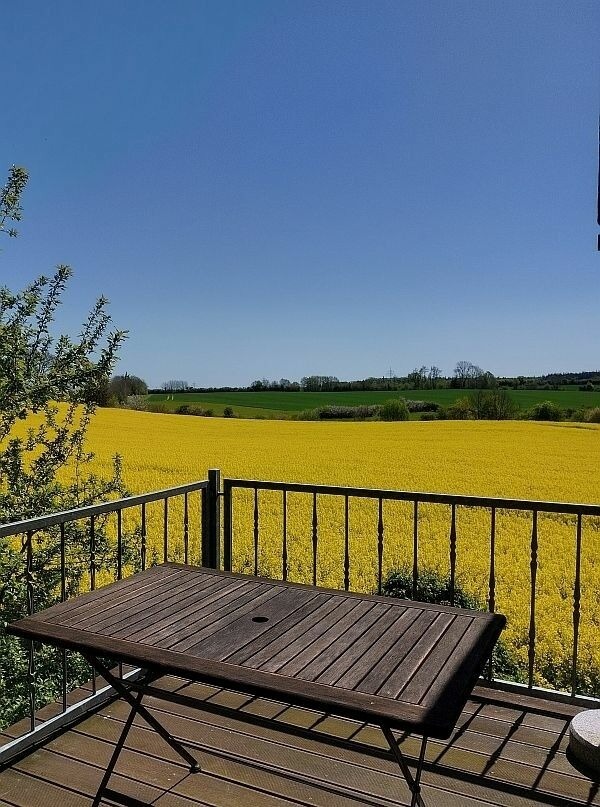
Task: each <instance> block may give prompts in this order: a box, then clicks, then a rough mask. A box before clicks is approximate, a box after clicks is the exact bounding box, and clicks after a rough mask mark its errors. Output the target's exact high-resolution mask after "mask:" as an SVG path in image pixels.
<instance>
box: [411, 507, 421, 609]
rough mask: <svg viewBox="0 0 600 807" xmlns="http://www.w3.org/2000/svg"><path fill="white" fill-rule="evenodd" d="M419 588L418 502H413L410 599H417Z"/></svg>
mask: <svg viewBox="0 0 600 807" xmlns="http://www.w3.org/2000/svg"><path fill="white" fill-rule="evenodd" d="M418 586H419V502H418V501H417V500H416V499H415V500H414V502H413V574H412V598H413V600H416V599H417V589H418Z"/></svg>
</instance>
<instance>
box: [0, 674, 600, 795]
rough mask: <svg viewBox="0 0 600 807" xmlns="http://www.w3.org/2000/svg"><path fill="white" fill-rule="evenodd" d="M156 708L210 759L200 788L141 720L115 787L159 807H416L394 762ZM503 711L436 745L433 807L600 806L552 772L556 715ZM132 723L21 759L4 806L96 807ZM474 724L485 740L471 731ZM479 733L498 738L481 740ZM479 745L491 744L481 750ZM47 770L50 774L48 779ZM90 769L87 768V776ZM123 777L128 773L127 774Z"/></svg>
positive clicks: (120, 706) (559, 759) (117, 713)
mask: <svg viewBox="0 0 600 807" xmlns="http://www.w3.org/2000/svg"><path fill="white" fill-rule="evenodd" d="M165 683H167V686H168V687H169V689H171V690H178V691H182V692H186V691H193V692H194V694H195V695H202V694H204V696H205V697H207V698H210V699H213V700H218V701H220V702H222V703H228V704H229V705H232V706H234V707H240V705H241V709H242V711H243V710H244V709H249V710H254V711H258V712H259V713H264V714H267V715H272V716H274V715H278V714H279V715H280V717H281V716H282V712H281V709H282V707H283V705H282V704H277V703H276V702H275V701H272V700H268V699H255V700H252V701H249V700H248V699H247V698H246V697H245V696H241V695H240V694H239V693H233V692H231V691H228V690H220V689H218V688H216V687H211V686H205V685H200V684H193V685H190V684H187V683H186V682H185V681H183V680H181V679H175V678H172V679H166V681H165ZM148 703H149V704H150V706H151V708H152V710H153V711H154V713H155V714H156V715H158V716H160V718H161V719H163V717H164V716H165V715H167V714H170V715H171V716H170V717H168V719H167V720H165V723H168V725H169V726H171V727H173V728H174V729H176V732H177V733H181V734H182V736H184V737H186V738H188V739H191V740H194V739H196V740H197V741H198V742H199V744H200V745H203V746H206V748H207V750H206V751H204V752H202V751H200V752H198V753H199V758H200V759H201V761H202V762H203V766H204V768H205V772H204V773H203V774H202V775H201V778H198V776H199V775H185V774H186V770H185V768H184V767H183V766H182V765H181V764H180V763H179V762H178V760H177V758H176V757H175V756H174V755H173V754H172V752H171V751H170V749H169V748H168V746H166V745H164V744H163V742H162V740H161V739H160V738H159V737H157V736H156V735H155V734H154V732H152V731H151V730H149V729H147V728H146V727H145V726H144V724H143V722H139V723H138V722H137V721H136V724H135V725H134V728H133V729H132V732H131V735H130V738H129V740H128V742H127V745H126V751H125V752H124V754H125V756H124V760H125V762H124V765H125V768H126V769H127V771H129V773H130V774H131V777H129V776H125V777H121V778H116V780H115V783H114V787H115V788H117V789H120V790H123V789H125V790H127V788H130V790H129V791H127V792H129V793H130V795H132V796H134V797H136V798H138V799H140V798H143V797H144V794H147V793H148V788H149V787H150V789H151V792H152V794H153V798H154V804H155V807H185V806H186V805H187V806H188V807H197V805H210V807H239V805H240V804H247V805H252V806H253V805H257V807H284V806H285V807H292V806H293V807H299V805H307V804H313V805H315V807H342V805H343V806H344V807H358V805H361V807H365V805H366V806H367V807H391V805H392V801H391V799H392V797H393V796H394V795H395V796H396V797H399V798H398V801H397V802H396V803H397V804H400V805H406V804H407V803H408V795H407V791H406V788H405V785H403V783H402V781H401V778H400V777H399V775H398V773H397V771H396V770H395V769H394V766H393V765H392V764H391V763H390V762H388V761H387V760H383V759H378V758H375V757H370V756H367V755H365V754H362V753H358V752H357V751H348V750H347V749H344V748H340V747H337V746H332V745H331V744H328V743H327V742H326V739H323V740H319V738H318V737H317V738H316V739H315V740H312V739H305V738H303V737H300V736H292V735H290V734H287V733H283V734H282V733H280V732H279V733H277V732H274V731H273V730H272V729H270V728H268V727H263V726H254V725H253V726H250V725H248V724H244V723H239V722H238V721H236V720H235V719H234V718H233V717H224V716H221V715H214V714H208V713H206V712H201V711H199V710H197V709H192V708H190V707H188V706H184V705H179V704H165V703H164V702H158V701H156V702H155V701H154V700H153V699H150V698H149V699H148ZM155 703H156V705H155ZM505 703H506V705H505V706H501V705H499V704H497V703H494V704H491V705H490V709H489V710H486V709H485V707H486V704H485V703H484V704H482V703H480V702H478V701H476V700H475V701H470V702H469V703H468V705H467V707H466V709H465V711H464V712H463V715H461V720H460V721H459V725H460V726H461V728H459V730H458V732H457V733H456V738H455V739H454V740H453V741H452V742H451V743H450V744H448V743H445V742H444V741H439V742H438V741H435V742H432V743H431V746H430V753H429V754H428V759H429V760H430V761H431V760H433V759H435V758H436V756H439V755H440V754H442V757H441V759H440V760H439V763H440V764H439V765H438V767H437V769H435V770H431V768H430V767H429V766H426V770H425V772H424V775H423V790H424V795H425V798H426V800H427V803H428V807H484V805H485V807H532V805H536V806H537V805H540V807H542V805H543V807H549V805H550V807H558V805H566V804H569V805H587V807H592V805H593V806H594V807H596V806H597V805H600V798H599V797H598V786H597V785H594V783H592V782H590V780H588V779H586V778H585V777H584V776H583V775H582V774H580V773H579V772H578V771H576V770H575V769H574V768H572V767H571V766H570V764H569V762H568V760H567V759H566V757H565V756H564V753H563V752H562V751H560V750H559V751H557V750H556V749H555V750H554V751H552V752H551V758H550V761H549V762H548V759H547V751H548V748H547V746H549V747H550V748H552V745H553V744H554V745H556V741H557V739H558V738H560V737H561V736H563V735H564V730H565V727H566V725H567V723H568V717H561V716H552V715H551V713H550V712H549V711H548V712H542V713H540V712H539V711H536V712H533V713H531V714H529V713H527V712H523V711H519V710H516V709H514V708H513V705H512V704H511V703H510V696H508V698H507V697H506V696H505ZM538 707H539V708H541V709H542V710H544V708H546V709H551V704H550V705H548V704H546V706H544V704H543V702H542V703H541V704H538ZM285 711H289V712H292V713H293V714H291V715H290V716H289V722H290V723H294V722H301V723H303V724H308V725H311V724H312V725H314V724H315V723H316V725H317V730H319V728H318V727H320V729H321V730H322V731H323V732H326V731H327V730H331V731H333V732H334V734H335V735H336V736H344V735H346V736H347V735H348V731H349V727H350V726H351V725H353V724H354V725H356V726H358V725H360V724H358V723H355V721H351V720H348V719H342V720H340V719H339V718H335V719H329V722H328V719H327V718H325V719H322V718H323V715H322V713H318V712H313V713H312V714H311V712H310V710H300V709H290V710H284V713H283V714H285ZM486 711H487V712H488V713H487V714H486ZM515 713H517V714H516V715H515ZM126 714H127V706H126V704H124V703H123V702H121V701H116V702H115V703H113V704H110V705H108V706H106V707H105V708H104V709H103V710H102V711H101V712H100V713H98V714H97V715H93V716H90V717H88V718H86V719H85V720H84V721H83V722H82V723H81V724H80V725H79V726H78V727H77V728H76V729H73V730H71V731H69V732H67V733H65V734H64V735H62V737H59V738H57V739H56V740H54V741H53V742H52V743H51V744H48V746H47V747H45V748H44V749H42V750H41V751H38V752H35V753H34V754H31V755H30V756H29V757H26V758H25V759H23V760H21V762H20V763H19V766H20V767H19V769H18V770H16V766H13V767H12V768H10V769H8V770H5V771H3V772H0V807H3V802H6V804H7V805H9V807H48V806H50V805H52V807H53V805H57V807H83V805H86V807H89V804H90V801H91V798H90V796H91V793H92V792H93V788H94V786H97V783H98V782H99V778H100V775H101V765H102V764H103V762H104V760H105V758H106V755H107V754H109V753H110V750H111V748H112V743H114V741H115V739H116V737H117V735H118V733H119V732H120V729H121V727H122V721H123V720H124V719H125V716H126ZM519 715H520V716H521V721H520V723H519V724H518V725H517V730H514V723H515V717H516V716H519ZM300 718H302V720H301V721H300ZM474 725H475V726H476V727H477V729H478V730H474V729H473V726H474ZM500 727H503V728H504V736H502V735H500V734H499V733H498V729H499V728H500ZM481 729H485V730H486V731H487V732H491V733H487V734H484V733H481V731H480V730H481ZM519 730H520V731H522V730H525V731H526V734H525V735H524V736H525V737H526V738H527V739H528V740H533V741H536V740H542V741H543V745H541V746H540V745H535V744H530V743H529V742H522V741H521V740H515V739H514V736H515V735H516V734H517V731H519ZM350 733H351V732H350ZM369 734H370V735H371V736H369ZM70 735H72V737H71V738H69V736H70ZM363 735H364V736H365V737H367V738H368V739H369V740H370V741H373V740H375V738H378V739H377V741H378V742H381V740H382V735H381V732H379V731H378V730H375V729H374V728H372V727H369V728H366V729H363ZM481 741H483V743H485V742H486V741H487V742H489V745H485V747H484V745H482V742H481ZM403 747H404V748H405V750H406V751H407V752H409V753H413V752H414V751H415V750H416V748H417V747H418V740H417V738H414V737H413V738H408V739H407V740H405V742H404V743H403ZM274 749H275V750H274ZM445 749H448V750H446V751H445ZM499 749H500V754H499V756H498V758H497V759H496V758H495V754H497V753H498V751H499ZM444 751H445V753H444ZM44 754H45V755H46V756H43V755H44ZM51 755H53V756H54V759H52V756H51ZM88 757H91V758H89V759H88ZM144 757H145V758H144ZM40 759H41V761H40ZM138 760H139V762H138ZM273 763H274V764H273ZM271 764H273V768H272V769H271V768H270V767H269V765H271ZM45 765H49V766H50V767H49V768H48V770H47V771H46V769H45V767H44V766H45ZM28 766H32V767H31V768H28ZM82 766H84V767H85V768H86V769H87V774H85V775H84V773H83V770H82ZM120 766H121V762H120V763H119V766H118V768H117V770H118V771H120V770H121V767H120ZM140 766H141V767H140ZM155 766H157V767H155ZM545 768H546V769H545ZM463 769H464V770H463ZM127 771H126V772H127ZM136 771H137V772H136ZM168 771H173V772H174V775H175V778H177V777H178V776H181V777H182V778H179V779H178V781H177V783H176V784H175V785H174V786H171V787H170V788H167V781H166V780H167V778H168V776H169V773H168ZM478 771H479V775H478V774H477V772H478ZM138 774H139V775H138ZM152 776H154V781H153V779H152ZM15 777H16V778H15ZM144 779H146V780H147V783H145V782H144V781H143V780H144ZM536 780H539V781H538V782H537V784H535V783H536ZM159 782H160V784H159ZM532 785H535V786H534V787H532ZM327 788H329V789H327ZM86 791H87V792H86ZM13 795H14V796H15V799H16V800H13Z"/></svg>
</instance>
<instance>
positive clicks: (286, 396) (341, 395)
mask: <svg viewBox="0 0 600 807" xmlns="http://www.w3.org/2000/svg"><path fill="white" fill-rule="evenodd" d="M469 392H470V390H461V389H437V390H398V391H393V392H389V391H377V392H175V393H171V394H166V393H159V394H154V395H149V396H148V401H149V403H161V404H164V405H165V406H167V407H168V408H169V409H173V410H175V409H177V408H178V407H179V406H182V405H183V404H192V405H196V406H201V407H203V408H205V409H212V410H213V412H214V414H215V415H221V414H223V409H224V407H226V406H231V407H232V408H233V409H234V411H235V413H236V415H238V416H239V417H256V416H257V415H262V416H264V417H269V418H273V417H277V418H280V417H289V416H290V415H292V414H294V413H295V412H301V411H302V410H304V409H315V408H316V407H320V406H328V405H338V406H360V405H361V404H381V403H383V402H384V401H387V400H389V399H390V398H395V397H398V396H403V397H404V398H410V399H412V400H421V401H435V402H436V403H439V404H442V405H444V406H447V405H448V404H451V403H452V402H453V401H455V400H456V399H457V398H462V397H464V396H465V395H468V394H469ZM509 395H510V396H511V398H513V400H514V401H515V402H516V403H517V404H518V406H519V408H520V409H528V408H529V407H530V406H533V404H536V403H539V402H540V401H555V402H556V403H557V404H558V405H559V406H561V407H563V408H564V409H566V408H573V409H578V408H580V407H591V406H600V392H581V391H580V390H578V389H573V388H570V389H563V390H509Z"/></svg>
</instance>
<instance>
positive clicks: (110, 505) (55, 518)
mask: <svg viewBox="0 0 600 807" xmlns="http://www.w3.org/2000/svg"><path fill="white" fill-rule="evenodd" d="M208 484H209V483H208V481H207V480H202V481H200V482H189V483H188V484H187V485H178V486H177V487H173V488H165V489H164V490H155V491H152V493H143V494H141V495H138V496H127V497H125V498H123V499H112V500H111V501H106V502H101V503H100V504H90V505H86V506H85V507H76V508H74V509H72V510H62V511H61V512H59V513H51V514H49V515H45V516H38V517H36V518H28V519H23V520H22V521H13V522H11V523H10V524H0V538H5V537H7V536H9V535H19V534H21V533H25V532H35V531H36V530H43V529H46V528H47V527H54V526H56V525H57V524H65V523H66V522H67V521H79V519H84V518H89V517H90V516H97V515H102V514H103V513H113V512H116V511H117V510H125V509H127V508H129V507H135V506H136V505H139V504H147V503H148V502H154V501H158V500H160V499H165V498H170V497H172V496H181V495H184V494H185V493H192V492H193V491H195V490H202V489H203V488H207V487H208Z"/></svg>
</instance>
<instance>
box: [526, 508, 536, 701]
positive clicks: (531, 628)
mask: <svg viewBox="0 0 600 807" xmlns="http://www.w3.org/2000/svg"><path fill="white" fill-rule="evenodd" d="M537 523H538V514H537V510H534V511H533V523H532V526H531V563H530V569H531V577H530V582H531V601H530V610H529V647H528V660H529V664H528V666H529V670H528V676H527V686H528V687H530V688H531V687H532V686H533V669H534V666H535V586H536V578H537V570H538V527H537Z"/></svg>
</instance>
